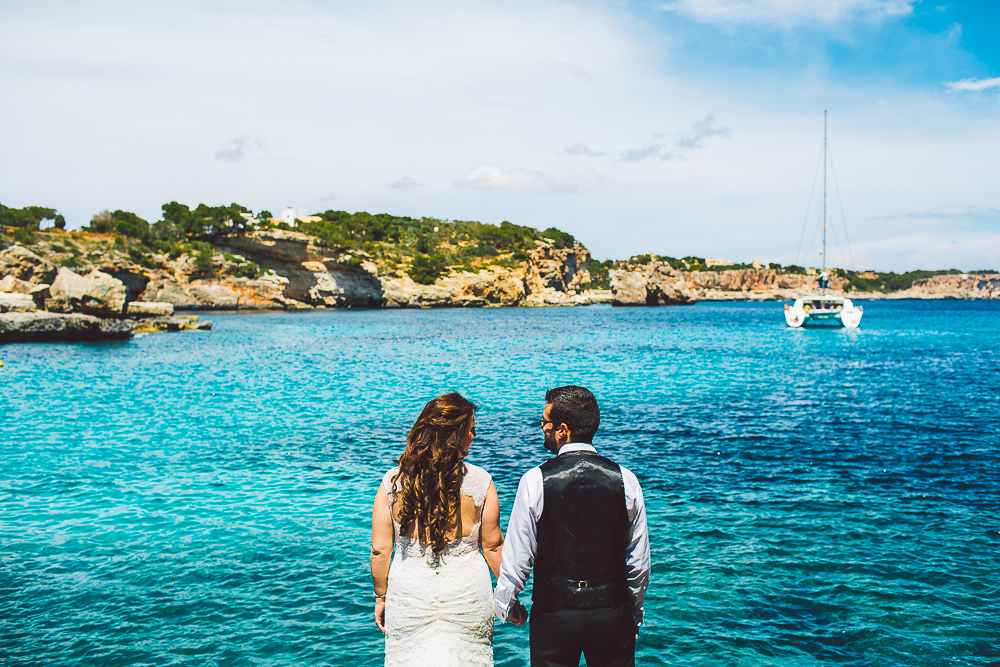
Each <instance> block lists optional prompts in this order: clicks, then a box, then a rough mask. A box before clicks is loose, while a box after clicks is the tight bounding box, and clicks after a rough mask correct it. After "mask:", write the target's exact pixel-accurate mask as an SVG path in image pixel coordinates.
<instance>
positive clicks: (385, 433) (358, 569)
mask: <svg viewBox="0 0 1000 667" xmlns="http://www.w3.org/2000/svg"><path fill="white" fill-rule="evenodd" d="M865 307H866V312H865V319H864V321H863V323H862V326H861V328H860V329H858V330H854V331H847V330H808V331H803V330H789V329H787V328H786V327H785V326H784V323H783V319H782V315H781V307H780V305H779V304H773V303H715V304H698V305H696V306H692V307H684V308H650V309H645V308H636V309H618V308H610V307H606V306H595V307H586V308H565V309H557V308H545V309H509V310H499V309H489V310H424V311H317V312H306V313H262V314H256V315H243V314H241V315H212V316H211V319H212V320H213V321H214V323H215V328H214V330H213V331H212V332H211V333H203V332H198V333H185V334H172V335H148V336H142V337H137V338H135V339H133V340H130V341H125V342H108V343H90V344H84V343H81V344H33V345H28V344H23V345H20V344H19V345H6V346H3V347H0V359H2V360H3V361H4V366H3V367H2V368H0V401H2V405H3V415H4V419H3V421H2V423H0V443H2V445H0V446H2V450H0V453H2V464H3V465H2V470H0V664H3V665H5V666H7V665H37V664H45V665H268V666H270V665H275V666H277V665H337V664H352V665H377V664H381V633H380V632H379V631H378V630H377V628H375V626H374V623H373V622H372V620H371V604H370V602H371V594H370V590H371V583H370V578H369V574H368V547H369V538H370V513H371V503H372V500H373V498H374V494H375V490H376V488H377V486H378V483H379V479H380V477H381V474H382V473H383V472H384V471H385V470H386V469H388V468H389V467H391V465H392V460H393V459H394V458H395V457H396V456H398V454H399V453H400V452H401V451H402V446H403V443H404V441H405V437H406V433H407V431H408V430H409V427H410V426H411V425H412V422H413V420H414V419H415V417H416V415H417V413H418V412H419V410H420V408H421V407H422V406H423V404H424V403H425V402H426V401H427V400H429V399H430V398H432V397H434V396H435V395H438V394H440V393H444V392H447V391H460V392H461V393H462V394H464V395H465V396H467V397H468V398H470V399H472V400H474V401H476V402H477V403H479V404H480V406H481V411H480V412H479V414H478V415H477V430H478V434H479V435H478V437H477V439H476V441H475V443H474V444H473V448H472V451H471V453H470V460H471V461H473V462H475V463H477V464H479V465H482V466H483V467H485V468H486V469H487V470H489V471H490V472H491V473H492V474H493V476H494V479H495V481H496V484H497V487H498V490H499V495H500V501H501V511H502V514H503V516H504V518H506V515H507V513H508V512H509V510H510V506H511V503H512V501H513V494H514V491H515V490H516V486H517V480H518V479H519V477H520V475H521V474H522V473H523V472H525V471H526V470H527V469H529V468H530V467H532V466H534V465H537V464H538V463H540V462H541V461H543V460H544V459H545V458H546V452H545V450H544V449H543V448H542V446H541V442H540V440H541V438H540V432H539V429H538V428H537V419H538V417H539V415H540V413H541V409H542V404H543V399H544V392H545V390H546V389H547V388H549V387H552V386H557V385H562V384H582V385H585V386H588V387H590V388H591V389H592V390H593V391H594V392H595V394H596V395H597V397H598V399H599V401H600V403H601V407H602V427H601V430H600V431H599V432H598V436H597V438H596V439H595V444H596V445H597V447H598V449H599V451H601V452H602V453H604V454H606V455H608V456H611V457H612V458H614V459H615V460H617V461H619V462H620V463H621V464H622V465H625V466H626V467H628V468H630V469H631V470H632V471H633V472H635V473H636V475H637V476H638V478H639V480H640V483H641V484H642V487H643V490H644V493H645V497H646V502H647V506H648V517H649V527H650V533H651V538H652V551H653V579H652V584H651V587H650V590H649V596H648V598H647V604H646V608H647V623H646V626H645V627H644V628H643V630H642V633H641V635H640V640H639V643H638V661H639V664H648V665H658V664H664V665H672V664H685V665H760V664H768V665H819V664H828V663H838V664H846V665H871V664H878V665H948V664H954V665H992V664H997V661H998V660H1000V641H998V626H997V621H996V619H997V618H1000V584H998V583H997V580H996V573H997V572H998V571H1000V548H998V547H1000V500H998V499H1000V477H998V473H997V470H998V469H1000V467H998V464H1000V446H998V444H1000V418H998V414H1000V342H998V336H997V323H998V322H1000V317H998V316H1000V304H997V303H995V302H919V301H898V302H870V303H866V304H865ZM504 521H505V519H504ZM526 630H527V629H526V628H521V629H518V628H514V627H510V626H499V627H498V628H497V633H496V641H495V645H496V657H497V664H500V665H511V666H513V665H526V664H527V631H526Z"/></svg>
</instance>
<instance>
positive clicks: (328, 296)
mask: <svg viewBox="0 0 1000 667" xmlns="http://www.w3.org/2000/svg"><path fill="white" fill-rule="evenodd" d="M223 245H224V246H226V247H228V248H230V249H232V250H235V251H237V252H240V253H242V255H243V256H245V257H246V258H247V259H250V260H252V261H254V262H255V263H257V264H258V265H259V266H260V267H261V268H262V269H265V270H269V271H271V272H272V273H273V274H274V275H276V276H278V277H279V278H281V279H283V280H284V281H285V285H284V298H285V299H291V300H294V301H297V302H300V303H302V304H306V305H309V306H324V307H330V308H345V307H346V308H378V307H380V306H381V305H382V303H383V286H382V283H381V282H380V281H379V278H378V276H377V271H376V269H375V265H374V264H372V263H371V262H366V261H364V260H365V259H367V258H366V257H364V256H363V255H361V256H360V257H355V256H354V255H350V254H345V253H342V252H339V251H336V250H330V249H329V248H324V247H321V246H318V245H316V243H315V239H314V238H313V237H311V236H308V235H306V234H300V233H298V232H286V231H281V230H269V231H259V232H252V233H250V234H246V235H241V236H233V237H229V238H227V239H225V241H224V242H223ZM359 259H360V260H362V261H361V263H360V264H358V263H357V262H358V260H359ZM352 260H353V261H352ZM283 305H284V304H283ZM288 305H291V306H293V307H294V306H295V305H296V304H288ZM241 307H246V306H242V305H241ZM260 307H268V306H260ZM270 307H274V306H270Z"/></svg>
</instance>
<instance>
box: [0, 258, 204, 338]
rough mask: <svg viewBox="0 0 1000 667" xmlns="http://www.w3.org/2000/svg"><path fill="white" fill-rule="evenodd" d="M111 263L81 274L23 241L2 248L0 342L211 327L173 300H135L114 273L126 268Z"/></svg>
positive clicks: (123, 282)
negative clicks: (183, 312) (181, 310)
mask: <svg viewBox="0 0 1000 667" xmlns="http://www.w3.org/2000/svg"><path fill="white" fill-rule="evenodd" d="M106 268H108V271H102V270H100V269H98V268H91V269H90V270H89V271H88V272H87V273H86V274H83V275H81V274H79V273H75V272H73V271H70V270H69V269H67V268H65V267H56V266H55V264H53V263H52V262H50V261H48V260H47V259H45V258H43V257H40V256H39V255H37V254H35V253H33V252H31V251H30V250H28V249H27V248H24V247H22V246H19V245H14V246H11V247H9V248H7V249H6V250H4V251H2V252H0V343H15V342H47V341H84V340H85V341H92V340H115V339H124V338H129V337H131V336H132V335H133V334H135V333H140V332H142V333H146V332H149V333H152V332H166V331H187V330H209V329H211V328H212V324H211V322H201V321H199V318H197V317H191V316H181V315H175V314H174V307H173V304H170V303H167V302H137V301H135V300H134V293H133V292H132V291H131V289H134V287H133V288H130V286H129V284H128V283H126V281H125V280H122V279H120V278H118V277H116V276H115V275H114V273H115V272H116V271H117V272H118V273H122V272H121V271H120V267H106ZM126 273H127V272H126ZM123 277H125V278H126V280H128V281H129V282H130V283H133V284H135V281H134V280H133V279H131V278H130V277H129V276H128V275H124V274H123Z"/></svg>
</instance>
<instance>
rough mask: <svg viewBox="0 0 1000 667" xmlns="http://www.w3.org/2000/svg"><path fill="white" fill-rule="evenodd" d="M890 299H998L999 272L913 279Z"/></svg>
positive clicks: (999, 293) (999, 290) (999, 286)
mask: <svg viewBox="0 0 1000 667" xmlns="http://www.w3.org/2000/svg"><path fill="white" fill-rule="evenodd" d="M888 298H892V299H1000V273H971V274H970V273H961V274H950V275H941V276H931V277H930V278H921V279H919V280H914V281H913V286H912V287H911V288H910V289H907V290H903V291H901V292H896V293H895V294H891V295H889V297H888Z"/></svg>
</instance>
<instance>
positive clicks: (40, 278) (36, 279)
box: [0, 245, 56, 291]
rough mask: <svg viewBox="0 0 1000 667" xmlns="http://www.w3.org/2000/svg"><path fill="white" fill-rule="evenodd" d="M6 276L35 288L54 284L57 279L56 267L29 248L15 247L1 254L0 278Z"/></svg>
mask: <svg viewBox="0 0 1000 667" xmlns="http://www.w3.org/2000/svg"><path fill="white" fill-rule="evenodd" d="M5 276H13V277H14V278H16V279H18V280H21V281H24V282H26V283H28V284H29V285H31V286H32V287H33V286H35V285H39V284H41V283H52V281H53V280H55V277H56V266H55V264H53V263H52V262H50V261H48V260H47V259H44V258H42V257H39V256H38V255H36V254H35V253H33V252H31V251H30V250H28V249H27V248H24V247H22V246H19V245H13V246H11V247H9V248H7V249H6V250H4V251H3V252H0V277H5ZM4 291H8V290H4ZM9 291H13V290H9Z"/></svg>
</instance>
